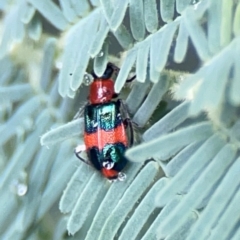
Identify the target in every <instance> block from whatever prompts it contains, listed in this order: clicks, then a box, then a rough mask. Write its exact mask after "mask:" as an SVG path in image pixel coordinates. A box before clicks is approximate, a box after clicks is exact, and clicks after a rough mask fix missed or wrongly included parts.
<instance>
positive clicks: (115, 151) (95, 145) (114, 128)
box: [75, 63, 135, 181]
mask: <svg viewBox="0 0 240 240" xmlns="http://www.w3.org/2000/svg"><path fill="white" fill-rule="evenodd" d="M116 70H119V69H117V67H116V66H114V65H113V64H111V63H108V65H107V68H106V70H105V72H104V74H103V75H102V76H101V77H98V76H96V75H95V74H94V73H93V74H92V75H93V78H94V81H93V82H92V83H91V84H90V92H89V97H88V103H87V105H86V106H85V107H84V143H85V146H82V145H79V146H77V147H76V148H75V154H76V156H77V157H78V158H79V159H80V160H82V161H84V162H85V163H87V164H90V165H92V166H93V167H94V168H95V169H97V170H98V171H100V172H101V173H102V174H103V175H104V176H105V177H106V178H107V179H109V180H111V181H113V180H117V179H118V180H120V181H123V180H124V179H125V178H126V175H125V173H123V172H122V170H123V169H124V167H125V166H126V164H127V162H128V160H127V158H126V157H125V155H124V154H125V151H126V149H127V148H129V147H130V146H131V145H132V144H133V127H132V122H131V120H130V118H129V117H128V114H127V111H126V107H125V105H124V104H123V102H122V100H120V99H118V100H114V99H115V98H116V97H117V96H118V95H117V94H116V93H115V92H114V81H113V80H112V79H111V77H112V75H113V73H114V71H116ZM134 78H135V77H133V78H132V79H129V80H127V82H130V81H132V80H133V79H134ZM84 150H86V153H87V157H88V160H85V159H84V158H82V157H81V156H80V153H81V152H82V151H84Z"/></svg>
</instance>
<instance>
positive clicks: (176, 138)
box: [0, 0, 240, 240]
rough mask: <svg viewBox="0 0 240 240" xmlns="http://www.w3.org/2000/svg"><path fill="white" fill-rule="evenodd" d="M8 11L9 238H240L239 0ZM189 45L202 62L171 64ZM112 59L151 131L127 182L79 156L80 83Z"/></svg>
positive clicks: (5, 179)
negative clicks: (132, 78)
mask: <svg viewBox="0 0 240 240" xmlns="http://www.w3.org/2000/svg"><path fill="white" fill-rule="evenodd" d="M159 2H160V4H159ZM0 10H1V25H2V28H1V29H2V34H1V45H0V99H1V102H0V122H1V125H0V136H1V137H0V152H1V157H0V166H1V169H0V193H1V199H0V212H1V215H0V238H1V239H14V240H17V239H20V240H21V239H24V240H25V239H56V240H59V239H86V240H93V239H101V240H106V239H136V240H139V239H143V240H149V239H150V240H151V239H177V240H181V239H183V240H186V239H189V240H190V239H213V240H215V239H223V240H225V239H226V240H228V239H236V240H237V239H240V230H239V219H238V215H239V213H240V209H239V200H240V195H239V191H238V190H239V182H238V180H237V179H238V176H239V173H240V159H239V146H240V144H239V136H240V135H239V120H238V118H239V104H240V94H239V88H240V80H239V79H240V70H239V69H240V67H239V66H240V61H239V56H240V38H239V33H240V2H239V1H233V0H230V1H229V0H218V1H216V0H202V1H191V0H161V1H156V0H121V1H119V0H91V1H90V0H78V1H76V0H58V1H52V0H41V1H38V0H18V1H8V0H2V1H0ZM114 42H116V43H114ZM189 43H192V45H193V47H194V51H195V52H196V55H197V57H198V58H199V59H200V61H201V64H200V66H199V68H198V69H197V70H196V71H194V72H190V73H189V72H184V73H183V72H176V71H172V70H171V69H170V70H169V65H171V64H169V61H174V62H175V64H176V65H177V66H179V65H180V64H184V62H185V61H186V60H187V58H188V57H189V56H188V50H189V49H188V48H189ZM117 44H118V45H119V46H120V47H121V50H116V49H117V48H118V49H119V46H118V45H117ZM115 48H116V49H115ZM120 52H124V54H122V56H120V54H119V53H120ZM113 54H115V57H114V56H113ZM170 56H172V57H170ZM171 58H172V59H171ZM92 59H93V61H92ZM109 60H112V61H114V62H116V63H120V64H119V65H120V66H121V69H120V72H119V74H118V76H117V79H116V83H115V91H116V92H117V93H118V92H121V93H122V96H123V98H124V99H125V100H126V103H127V107H128V110H129V112H130V114H131V116H132V120H133V121H134V122H135V123H136V124H137V125H138V126H139V128H140V130H139V132H140V133H139V134H141V142H140V143H139V144H137V145H136V146H134V147H132V148H131V149H129V150H128V151H127V152H126V156H127V157H128V158H129V159H130V160H131V162H130V163H129V164H128V166H127V168H126V174H127V179H126V181H124V182H116V183H109V182H107V181H106V179H104V178H102V176H101V175H100V174H99V173H97V172H95V171H94V169H92V168H90V167H89V166H86V165H85V164H84V163H80V162H79V161H78V160H77V159H76V158H75V157H74V156H73V149H74V147H75V146H76V145H77V144H78V143H81V142H82V141H83V140H82V136H83V118H78V119H75V120H72V119H73V116H74V115H75V113H76V112H77V109H78V108H79V107H80V105H81V102H83V101H84V100H86V98H87V90H86V88H83V87H82V86H81V85H82V82H83V80H84V78H88V72H90V71H91V70H92V69H93V70H94V71H95V73H96V74H97V75H101V74H102V73H103V72H104V70H105V68H106V65H107V62H108V61H109ZM178 64H179V65H178ZM166 69H168V70H166ZM132 72H135V73H136V78H137V81H136V82H134V83H133V86H132V88H131V89H130V90H129V88H127V89H126V88H124V85H125V81H126V79H127V78H128V76H129V74H131V73H132ZM74 97H75V99H77V100H73V98H74ZM76 105H77V107H76ZM40 143H41V144H40ZM42 145H43V146H42ZM147 159H154V161H149V162H147V163H144V162H145V160H147ZM56 206H57V207H56ZM58 206H59V209H60V211H61V213H60V211H59V210H58ZM66 233H68V234H69V235H68V234H66Z"/></svg>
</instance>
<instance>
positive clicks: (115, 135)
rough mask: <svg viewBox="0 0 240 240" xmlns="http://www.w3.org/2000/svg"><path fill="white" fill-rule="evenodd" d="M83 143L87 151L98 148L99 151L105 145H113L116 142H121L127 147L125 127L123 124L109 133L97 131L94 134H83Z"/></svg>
mask: <svg viewBox="0 0 240 240" xmlns="http://www.w3.org/2000/svg"><path fill="white" fill-rule="evenodd" d="M84 142H85V145H86V148H87V149H89V148H92V147H98V149H99V150H102V149H103V148H104V146H105V145H106V144H115V143H117V142H121V143H123V144H124V145H125V146H127V145H128V141H127V136H126V132H125V127H124V125H123V124H121V125H119V126H118V127H116V128H114V129H112V130H111V131H104V130H102V129H98V131H97V132H95V133H85V134H84Z"/></svg>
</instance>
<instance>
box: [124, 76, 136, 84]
mask: <svg viewBox="0 0 240 240" xmlns="http://www.w3.org/2000/svg"><path fill="white" fill-rule="evenodd" d="M135 78H136V75H134V76H133V77H131V78H128V79H127V80H126V82H127V83H129V82H132V81H133V80H134V79H135Z"/></svg>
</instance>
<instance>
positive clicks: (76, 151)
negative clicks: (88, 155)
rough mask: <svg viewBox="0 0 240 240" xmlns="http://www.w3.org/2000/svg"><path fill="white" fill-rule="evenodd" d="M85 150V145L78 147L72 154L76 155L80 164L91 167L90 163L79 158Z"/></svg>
mask: <svg viewBox="0 0 240 240" xmlns="http://www.w3.org/2000/svg"><path fill="white" fill-rule="evenodd" d="M85 150H86V146H85V145H78V146H77V147H76V148H75V150H74V153H75V155H76V157H77V158H78V159H80V160H81V161H82V162H84V163H86V164H88V165H91V164H90V162H89V161H88V160H86V159H84V158H83V157H81V155H80V154H81V152H83V151H85Z"/></svg>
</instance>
